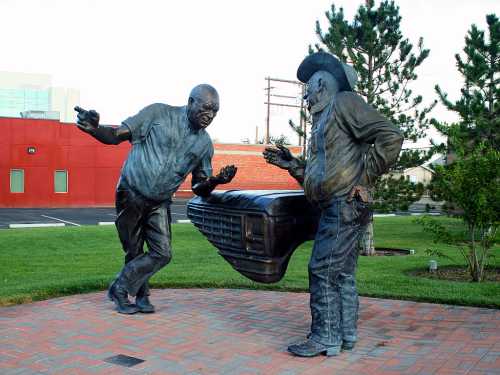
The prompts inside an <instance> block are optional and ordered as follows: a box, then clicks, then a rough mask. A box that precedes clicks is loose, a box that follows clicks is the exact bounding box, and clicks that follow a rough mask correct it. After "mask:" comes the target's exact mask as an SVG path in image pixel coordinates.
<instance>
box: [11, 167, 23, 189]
mask: <svg viewBox="0 0 500 375" xmlns="http://www.w3.org/2000/svg"><path fill="white" fill-rule="evenodd" d="M10 192H11V193H24V169H11V170H10Z"/></svg>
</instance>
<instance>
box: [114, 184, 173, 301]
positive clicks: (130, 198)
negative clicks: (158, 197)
mask: <svg viewBox="0 0 500 375" xmlns="http://www.w3.org/2000/svg"><path fill="white" fill-rule="evenodd" d="M123 185H124V184H120V185H119V186H118V188H117V191H116V213H117V218H116V221H115V225H116V228H117V230H118V236H119V237H120V241H121V243H122V247H123V250H124V252H125V266H124V267H123V269H122V270H121V272H120V274H119V275H118V277H117V282H118V285H119V286H120V287H122V288H123V289H125V290H126V291H127V292H128V294H130V295H131V296H135V295H137V296H142V295H149V287H148V280H149V279H150V278H151V276H153V275H154V274H155V273H156V272H158V271H159V270H160V269H161V268H163V267H165V266H166V265H167V264H168V263H169V262H170V259H171V258H172V250H171V227H170V222H171V216H170V203H171V202H170V201H169V200H168V201H163V202H158V201H153V200H150V199H147V198H146V197H144V196H142V195H141V194H139V193H137V192H136V191H134V190H133V189H131V188H130V187H128V186H123ZM144 243H146V244H147V247H148V251H147V252H144Z"/></svg>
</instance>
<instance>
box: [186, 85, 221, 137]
mask: <svg viewBox="0 0 500 375" xmlns="http://www.w3.org/2000/svg"><path fill="white" fill-rule="evenodd" d="M218 110H219V95H217V92H215V91H212V90H199V91H197V92H194V93H192V94H191V97H190V98H189V102H188V106H187V115H188V119H189V122H190V123H191V124H192V125H194V126H195V127H196V128H197V129H205V128H206V127H207V126H208V125H210V124H211V123H212V120H213V119H214V117H215V116H216V115H217V111H218Z"/></svg>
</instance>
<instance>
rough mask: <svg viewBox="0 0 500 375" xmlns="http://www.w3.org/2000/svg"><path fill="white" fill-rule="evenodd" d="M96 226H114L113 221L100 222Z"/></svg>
mask: <svg viewBox="0 0 500 375" xmlns="http://www.w3.org/2000/svg"><path fill="white" fill-rule="evenodd" d="M97 225H115V222H114V221H100V222H98V223H97Z"/></svg>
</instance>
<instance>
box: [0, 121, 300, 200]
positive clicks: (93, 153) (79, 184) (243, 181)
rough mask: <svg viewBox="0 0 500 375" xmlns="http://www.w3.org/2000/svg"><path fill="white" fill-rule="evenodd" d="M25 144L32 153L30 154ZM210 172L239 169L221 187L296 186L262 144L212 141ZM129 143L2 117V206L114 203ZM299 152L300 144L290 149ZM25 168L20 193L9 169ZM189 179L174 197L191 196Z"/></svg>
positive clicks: (52, 124) (66, 126) (72, 128)
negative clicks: (61, 179)
mask: <svg viewBox="0 0 500 375" xmlns="http://www.w3.org/2000/svg"><path fill="white" fill-rule="evenodd" d="M28 147H35V149H36V152H35V153H34V154H29V153H28V151H27V149H28ZM214 147H215V155H214V159H213V169H214V173H217V171H218V170H219V169H220V168H221V167H222V166H224V165H227V164H234V165H236V166H237V167H238V173H237V175H236V177H235V179H234V180H233V181H232V182H231V183H230V184H228V185H225V186H223V187H222V186H221V188H224V189H252V190H253V189H299V188H300V186H299V185H298V184H297V183H296V182H295V180H294V179H293V178H291V177H290V176H289V175H288V173H287V172H285V171H283V170H281V169H279V168H275V167H272V166H270V165H268V164H266V163H265V161H264V159H263V158H262V151H263V149H264V146H262V145H243V144H235V145H231V144H215V145H214ZM129 150H130V144H128V143H127V142H124V143H122V144H120V145H118V146H107V145H103V144H101V143H99V142H98V141H96V140H95V139H93V138H92V137H90V136H88V135H87V134H84V133H82V132H81V131H80V130H78V129H77V128H76V126H72V125H70V124H62V123H60V122H58V121H52V120H31V119H18V118H0V207H99V206H113V205H114V191H115V186H116V182H117V181H118V177H119V175H120V170H121V166H122V164H123V162H124V161H125V159H126V157H127V154H128V151H129ZM292 151H294V152H299V151H300V150H299V148H298V147H296V148H292ZM11 169H23V170H24V193H11V192H10V170H11ZM56 170H67V171H68V192H67V193H55V192H54V173H55V171H56ZM190 186H191V182H190V178H188V179H187V180H186V181H185V182H184V183H183V184H182V185H181V187H180V188H179V191H178V193H177V196H190V195H192V194H191V189H190Z"/></svg>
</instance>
